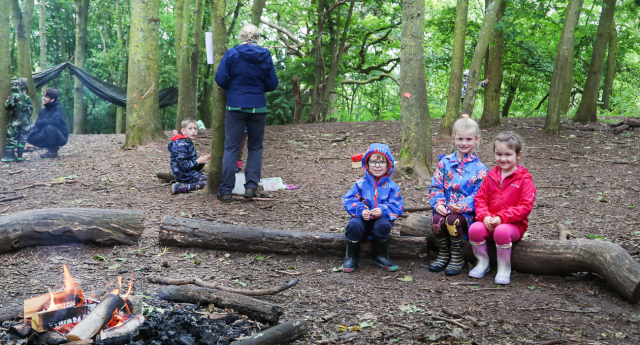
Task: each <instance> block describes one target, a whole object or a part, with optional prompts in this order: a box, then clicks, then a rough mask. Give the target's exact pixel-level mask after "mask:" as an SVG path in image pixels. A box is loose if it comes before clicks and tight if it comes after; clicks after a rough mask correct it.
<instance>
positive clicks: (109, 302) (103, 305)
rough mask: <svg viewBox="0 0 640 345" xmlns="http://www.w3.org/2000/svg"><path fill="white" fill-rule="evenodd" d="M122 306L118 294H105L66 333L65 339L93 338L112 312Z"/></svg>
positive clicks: (122, 303)
mask: <svg viewBox="0 0 640 345" xmlns="http://www.w3.org/2000/svg"><path fill="white" fill-rule="evenodd" d="M122 307H124V301H123V300H122V298H120V296H118V295H115V294H109V295H107V296H106V297H105V298H103V299H102V301H100V304H98V305H97V306H96V307H95V308H93V310H92V311H91V312H90V313H89V315H87V316H86V317H85V318H84V319H83V320H82V321H80V322H79V323H78V324H77V325H76V326H75V327H74V328H73V329H72V330H71V332H69V334H67V339H68V340H69V341H79V340H88V339H91V338H93V336H94V335H96V334H98V332H99V331H100V330H101V329H102V327H104V325H106V324H107V322H109V320H110V319H111V317H112V316H113V313H114V312H115V311H116V310H118V309H120V308H122Z"/></svg>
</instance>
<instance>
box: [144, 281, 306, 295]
mask: <svg viewBox="0 0 640 345" xmlns="http://www.w3.org/2000/svg"><path fill="white" fill-rule="evenodd" d="M147 280H148V281H149V282H151V283H154V284H162V285H187V284H194V285H198V286H200V287H205V288H208V289H215V290H221V291H226V292H231V293H237V294H241V295H245V296H265V295H275V294H277V293H279V292H282V291H284V290H286V289H289V288H291V287H293V286H295V285H296V284H298V279H294V280H292V281H290V282H288V283H287V284H284V285H282V286H276V287H275V288H270V289H262V290H244V289H234V288H230V287H226V286H222V285H215V284H209V283H206V282H203V281H202V280H200V279H198V278H186V279H172V278H165V277H154V276H151V277H147Z"/></svg>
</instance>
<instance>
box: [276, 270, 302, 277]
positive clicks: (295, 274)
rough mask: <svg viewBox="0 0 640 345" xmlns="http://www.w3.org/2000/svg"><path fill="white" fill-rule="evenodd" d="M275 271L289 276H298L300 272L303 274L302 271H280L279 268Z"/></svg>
mask: <svg viewBox="0 0 640 345" xmlns="http://www.w3.org/2000/svg"><path fill="white" fill-rule="evenodd" d="M276 272H278V273H282V274H288V275H290V276H299V275H301V274H304V273H303V272H287V271H281V270H277V271H276Z"/></svg>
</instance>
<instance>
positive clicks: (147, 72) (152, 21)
mask: <svg viewBox="0 0 640 345" xmlns="http://www.w3.org/2000/svg"><path fill="white" fill-rule="evenodd" d="M159 3H160V0H131V28H130V30H129V68H130V69H131V70H132V71H135V73H129V77H128V79H129V80H128V83H127V135H126V139H125V143H124V146H125V147H135V146H138V145H144V144H146V143H149V142H151V141H152V140H154V139H157V138H163V137H164V133H163V132H162V127H161V126H160V118H159V112H158V108H159V102H158V87H159V85H158V83H159V73H160V70H159V63H160V56H159V49H160V48H159V41H158V40H159V36H160V32H159V23H160V18H159V15H160V9H159Z"/></svg>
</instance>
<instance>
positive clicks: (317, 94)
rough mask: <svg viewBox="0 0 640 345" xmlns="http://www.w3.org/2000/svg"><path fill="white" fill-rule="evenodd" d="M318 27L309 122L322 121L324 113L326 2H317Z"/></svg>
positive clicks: (314, 47)
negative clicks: (323, 46)
mask: <svg viewBox="0 0 640 345" xmlns="http://www.w3.org/2000/svg"><path fill="white" fill-rule="evenodd" d="M316 11H317V16H318V25H317V27H316V37H315V39H314V41H313V42H314V43H313V49H312V53H313V55H314V56H315V67H314V69H313V76H314V82H313V91H312V93H311V112H310V113H309V116H308V117H307V122H320V121H322V114H323V113H324V105H325V104H324V99H323V98H322V97H323V96H324V80H325V78H326V69H325V67H324V56H323V53H322V37H323V35H324V22H325V21H324V16H323V15H322V14H323V13H324V0H317V10H316Z"/></svg>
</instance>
